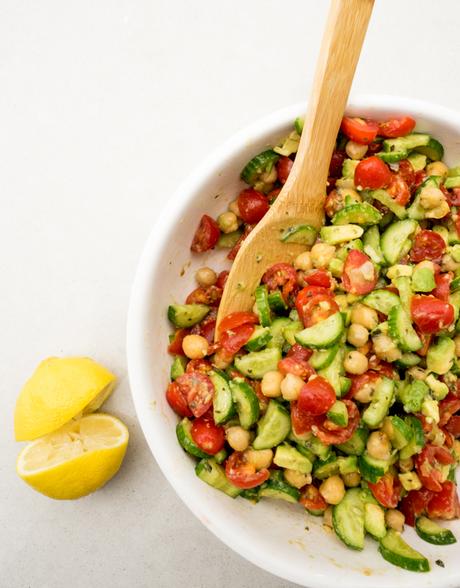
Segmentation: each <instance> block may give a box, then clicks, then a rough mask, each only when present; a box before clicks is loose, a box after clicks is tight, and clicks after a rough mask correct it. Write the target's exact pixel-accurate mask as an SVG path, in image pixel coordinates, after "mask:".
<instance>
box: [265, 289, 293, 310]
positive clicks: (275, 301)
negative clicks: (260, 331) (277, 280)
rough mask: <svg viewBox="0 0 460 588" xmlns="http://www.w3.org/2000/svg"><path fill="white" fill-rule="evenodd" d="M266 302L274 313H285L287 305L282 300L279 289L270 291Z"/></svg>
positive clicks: (287, 308)
mask: <svg viewBox="0 0 460 588" xmlns="http://www.w3.org/2000/svg"><path fill="white" fill-rule="evenodd" d="M268 304H269V305H270V308H271V309H272V310H273V312H274V313H275V314H285V313H287V311H288V310H289V306H288V305H287V304H286V302H285V301H284V298H283V296H282V294H281V292H280V291H279V290H275V291H274V292H270V294H269V295H268Z"/></svg>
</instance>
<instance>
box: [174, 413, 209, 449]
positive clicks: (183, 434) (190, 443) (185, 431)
mask: <svg viewBox="0 0 460 588" xmlns="http://www.w3.org/2000/svg"><path fill="white" fill-rule="evenodd" d="M191 431H192V422H191V421H189V420H188V418H187V417H185V418H184V419H182V420H181V421H180V422H179V423H178V424H177V426H176V436H177V440H178V441H179V443H180V445H181V446H182V447H183V449H185V451H186V452H187V453H189V454H190V455H193V456H194V457H200V458H203V457H209V454H208V453H205V452H204V451H202V450H201V449H200V448H199V447H198V445H197V444H196V443H195V441H194V440H193V439H192V433H191Z"/></svg>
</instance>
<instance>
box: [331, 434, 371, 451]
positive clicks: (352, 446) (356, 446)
mask: <svg viewBox="0 0 460 588" xmlns="http://www.w3.org/2000/svg"><path fill="white" fill-rule="evenodd" d="M368 436H369V431H368V430H367V429H366V428H364V427H358V428H357V429H356V431H355V432H354V433H353V435H352V436H351V437H350V439H348V441H345V443H340V444H339V445H337V446H336V447H337V449H339V450H340V451H343V453H346V454H347V455H362V454H363V453H364V451H365V449H366V442H367V438H368Z"/></svg>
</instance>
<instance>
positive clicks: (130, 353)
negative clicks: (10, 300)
mask: <svg viewBox="0 0 460 588" xmlns="http://www.w3.org/2000/svg"><path fill="white" fill-rule="evenodd" d="M305 109H306V103H303V102H301V103H299V102H297V103H295V104H291V105H289V106H286V107H283V108H280V109H278V110H276V111H274V112H271V113H270V114H268V115H265V116H263V117H261V118H259V119H258V120H256V121H255V122H253V123H251V124H250V125H248V126H246V127H244V128H243V129H241V130H240V131H238V132H236V133H235V134H233V135H232V136H231V137H230V138H228V139H227V140H226V141H225V142H224V143H222V144H221V145H220V146H219V147H217V148H216V149H214V150H213V151H212V152H211V154H210V155H208V156H207V157H206V158H204V159H203V160H202V162H201V163H200V164H199V165H198V166H197V167H196V168H195V169H194V170H193V171H192V173H190V174H189V175H188V176H187V177H186V178H185V180H184V181H183V182H182V183H181V184H180V185H179V187H178V188H177V190H176V191H175V192H174V195H173V197H172V198H170V199H169V202H168V203H167V204H166V205H165V206H164V208H163V209H162V213H161V221H160V220H157V222H156V223H154V226H153V227H152V229H151V231H150V234H149V236H148V238H147V241H146V243H145V245H144V248H143V251H142V254H141V257H140V259H139V262H138V265H137V269H136V272H135V278H134V282H133V285H132V288H131V295H130V302H129V310H128V317H127V337H126V349H127V366H128V377H129V382H130V389H131V396H132V398H133V402H134V407H135V410H136V414H137V418H138V420H139V423H140V425H141V428H142V431H143V434H144V436H145V439H146V441H147V443H148V445H149V448H150V451H151V452H152V455H153V456H154V458H155V460H156V462H157V463H158V465H159V466H160V469H161V471H162V472H163V474H164V476H165V477H166V479H167V480H168V482H169V483H170V484H171V486H172V488H173V489H174V491H175V492H176V493H177V495H178V496H179V497H180V498H181V500H182V501H183V502H184V503H185V504H186V505H187V506H188V508H189V509H190V510H191V511H192V512H193V514H194V515H195V516H196V517H197V518H198V519H199V520H200V521H201V522H202V523H203V524H204V525H205V526H206V527H207V528H208V529H209V530H210V531H211V532H212V533H213V534H214V535H215V536H216V537H218V538H219V539H220V540H221V541H223V542H224V543H225V544H226V545H227V546H228V547H230V548H231V549H232V550H233V551H235V552H237V553H238V554H239V555H241V556H242V557H243V558H245V559H247V560H249V561H250V562H251V563H253V564H255V565H256V566H258V567H260V568H261V569H263V570H265V571H268V572H270V573H272V574H275V575H276V576H278V577H280V578H283V579H285V580H288V581H291V582H294V583H297V584H299V585H304V586H306V584H305V583H304V582H305V578H301V577H299V575H298V574H296V573H295V572H294V571H292V570H291V569H289V567H288V566H287V565H283V564H284V562H283V561H281V562H280V561H279V559H278V558H270V556H266V555H265V554H263V553H262V554H261V553H260V551H261V550H258V549H257V547H254V546H253V545H252V544H250V542H245V541H244V538H242V537H241V536H239V537H238V539H236V537H235V536H234V533H233V532H232V531H229V530H228V528H227V525H226V522H225V521H222V520H220V518H219V517H216V518H213V514H212V512H209V511H208V510H207V509H206V506H205V504H204V501H203V500H202V499H201V498H200V497H196V496H194V495H193V494H190V493H189V492H188V488H187V484H186V483H184V482H183V481H181V480H179V479H177V477H176V476H175V475H174V468H173V467H172V465H171V463H170V460H169V459H168V457H167V455H166V454H165V453H164V452H163V451H162V450H161V446H162V444H161V437H160V435H159V434H158V433H157V432H156V431H155V429H154V428H152V427H151V426H150V425H149V424H148V421H147V415H146V413H145V405H144V404H143V403H142V401H141V396H142V395H141V394H140V390H141V389H143V388H144V386H145V381H146V377H147V371H146V367H145V365H144V363H143V361H142V357H141V355H142V354H141V353H139V352H138V351H139V349H140V347H142V346H143V345H144V341H145V331H144V328H145V327H144V322H143V320H144V318H145V316H146V312H147V307H146V305H147V304H150V302H149V301H148V300H147V296H146V290H147V288H148V284H149V276H150V274H151V271H152V270H153V268H154V266H155V265H156V264H157V263H158V259H157V258H158V255H159V253H158V251H160V252H161V248H158V247H156V244H158V243H164V241H165V239H166V238H167V237H168V236H169V234H170V231H171V228H172V225H173V224H174V223H175V222H176V221H177V219H178V218H179V217H180V216H181V215H182V213H183V210H184V208H185V207H186V206H187V204H188V202H189V198H188V197H187V195H189V194H190V193H193V192H195V190H196V189H197V188H198V186H199V184H200V183H201V182H202V181H203V178H205V177H206V176H208V175H209V174H210V172H211V170H213V169H215V170H218V169H222V166H223V165H224V166H225V164H226V161H227V159H228V158H229V157H231V156H233V155H234V154H235V153H237V152H238V150H240V149H242V147H243V146H244V145H246V144H247V143H248V142H252V141H256V140H257V139H258V138H259V137H260V136H261V135H263V134H265V133H267V132H268V131H270V129H273V128H275V127H277V126H280V125H283V124H288V123H289V121H293V120H294V119H295V117H296V116H299V113H302V112H304V111H305ZM373 109H376V110H382V111H384V110H386V109H387V110H389V111H393V112H396V111H399V112H400V113H401V114H404V113H405V112H410V113H411V114H413V115H414V116H415V117H416V118H417V116H423V115H424V114H425V115H429V117H430V119H431V120H433V122H434V123H441V124H444V125H446V126H452V127H456V128H458V130H459V134H460V113H459V112H457V111H455V110H452V109H450V108H447V107H445V106H440V105H438V104H435V103H432V102H427V101H423V100H419V99H413V98H408V97H399V96H396V95H386V94H378V95H377V94H359V95H352V96H350V99H349V103H348V106H347V110H352V111H366V110H371V111H372V110H373ZM338 573H339V572H338ZM338 573H337V575H338ZM429 575H430V574H426V575H423V576H420V575H418V576H417V577H416V578H413V580H414V581H415V580H416V581H417V585H418V586H419V588H423V587H425V586H428V585H431V582H430V580H429V578H428V576H429ZM341 578H342V581H344V580H345V579H344V578H343V575H342V576H341ZM455 579H456V578H455V577H454V576H446V577H445V579H444V578H442V579H440V582H439V581H438V583H437V586H438V587H439V588H451V587H452V588H453V587H454V584H450V582H452V581H455ZM457 579H460V573H459V574H457ZM396 581H397V580H396ZM308 582H309V583H308V586H310V587H311V588H330V585H331V573H330V572H329V571H328V572H327V573H324V574H321V573H318V572H317V571H312V570H309V574H308ZM389 582H390V583H389V584H388V586H389V587H390V586H392V585H393V583H394V580H393V581H392V580H391V578H389ZM371 583H372V580H371V579H370V578H367V577H363V578H362V579H361V578H358V577H353V584H352V585H353V586H354V587H355V588H366V587H368V586H369V585H370V584H371ZM343 585H344V587H345V586H348V584H347V583H346V582H345V584H343ZM380 586H381V585H380Z"/></svg>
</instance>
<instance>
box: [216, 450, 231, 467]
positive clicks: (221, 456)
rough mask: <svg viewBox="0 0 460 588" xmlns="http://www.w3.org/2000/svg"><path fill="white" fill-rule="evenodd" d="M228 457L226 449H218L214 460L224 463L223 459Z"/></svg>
mask: <svg viewBox="0 0 460 588" xmlns="http://www.w3.org/2000/svg"><path fill="white" fill-rule="evenodd" d="M227 457H228V453H227V450H226V449H221V450H220V451H218V452H217V453H216V454H215V455H214V459H215V460H216V463H219V464H220V463H224V461H225V460H226V459H227Z"/></svg>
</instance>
